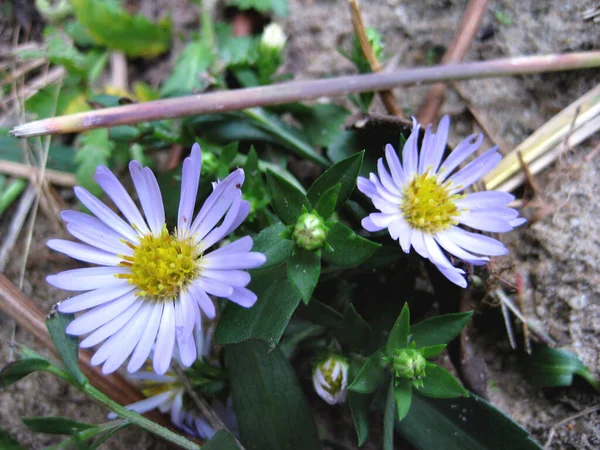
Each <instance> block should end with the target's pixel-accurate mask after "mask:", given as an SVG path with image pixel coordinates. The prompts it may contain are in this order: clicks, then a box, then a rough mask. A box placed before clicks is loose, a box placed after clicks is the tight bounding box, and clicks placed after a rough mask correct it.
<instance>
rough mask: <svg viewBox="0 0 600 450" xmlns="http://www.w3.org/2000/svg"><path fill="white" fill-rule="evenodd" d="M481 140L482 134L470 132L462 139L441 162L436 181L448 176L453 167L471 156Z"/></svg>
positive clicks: (441, 180)
mask: <svg viewBox="0 0 600 450" xmlns="http://www.w3.org/2000/svg"><path fill="white" fill-rule="evenodd" d="M482 142H483V135H482V134H472V135H471V136H469V137H467V138H466V139H463V141H462V142H461V143H460V144H458V146H457V147H456V148H455V149H454V150H453V151H452V153H450V155H449V156H448V157H447V158H446V160H445V161H444V162H443V163H442V165H441V167H440V170H439V171H438V173H439V175H438V181H439V182H440V183H441V182H443V181H444V180H445V179H446V178H448V177H449V176H450V175H451V174H452V171H453V170H454V169H456V168H457V167H458V166H459V165H460V164H461V163H462V162H463V161H465V160H466V159H467V158H468V157H469V156H471V155H472V154H473V153H475V151H476V150H477V149H478V148H479V147H480V146H481V143H482Z"/></svg>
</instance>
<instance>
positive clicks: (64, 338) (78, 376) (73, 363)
mask: <svg viewBox="0 0 600 450" xmlns="http://www.w3.org/2000/svg"><path fill="white" fill-rule="evenodd" d="M74 317H75V316H74V315H73V314H61V313H59V312H58V311H56V310H54V309H53V310H52V311H50V314H48V316H47V317H46V328H48V332H49V333H50V337H51V338H52V342H54V345H55V346H56V350H58V354H59V355H60V359H61V360H62V362H63V364H64V365H65V369H67V372H69V374H71V376H72V377H73V380H74V381H75V382H76V383H77V384H78V385H79V386H83V385H85V384H86V383H87V382H88V381H87V378H86V377H85V375H83V372H82V371H81V369H80V368H79V348H78V345H79V341H78V339H77V338H76V337H73V336H69V335H67V334H66V333H65V329H66V328H67V325H69V323H70V322H71V321H72V320H73V319H74Z"/></svg>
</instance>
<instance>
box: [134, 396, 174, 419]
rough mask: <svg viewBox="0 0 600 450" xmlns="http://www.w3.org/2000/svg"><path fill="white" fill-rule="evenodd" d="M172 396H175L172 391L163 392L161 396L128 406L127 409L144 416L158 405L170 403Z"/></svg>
mask: <svg viewBox="0 0 600 450" xmlns="http://www.w3.org/2000/svg"><path fill="white" fill-rule="evenodd" d="M171 395H173V392H172V391H166V392H161V393H160V394H158V395H155V396H153V397H148V398H145V399H144V400H140V401H139V402H135V403H132V404H131V405H127V406H126V407H125V408H127V409H129V410H131V411H135V412H137V413H139V414H144V413H146V412H148V411H151V410H153V409H154V408H156V407H158V405H161V404H162V403H164V402H166V401H168V400H169V398H170V397H171Z"/></svg>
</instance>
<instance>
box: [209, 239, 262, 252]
mask: <svg viewBox="0 0 600 450" xmlns="http://www.w3.org/2000/svg"><path fill="white" fill-rule="evenodd" d="M252 245H253V242H252V238H251V237H250V236H244V237H242V238H239V239H238V240H237V241H233V242H230V243H229V244H227V245H224V246H223V247H219V248H218V249H216V250H213V251H212V252H210V254H211V255H214V256H217V255H225V254H231V253H245V252H249V251H250V250H251V249H252Z"/></svg>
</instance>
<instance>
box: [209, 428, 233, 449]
mask: <svg viewBox="0 0 600 450" xmlns="http://www.w3.org/2000/svg"><path fill="white" fill-rule="evenodd" d="M240 449H241V447H240V446H239V444H238V443H237V441H236V439H235V438H234V437H233V435H232V434H231V433H230V432H229V431H227V430H219V431H217V432H216V433H215V435H214V436H213V437H211V438H210V441H208V442H207V443H206V444H204V445H203V446H202V450H240Z"/></svg>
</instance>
